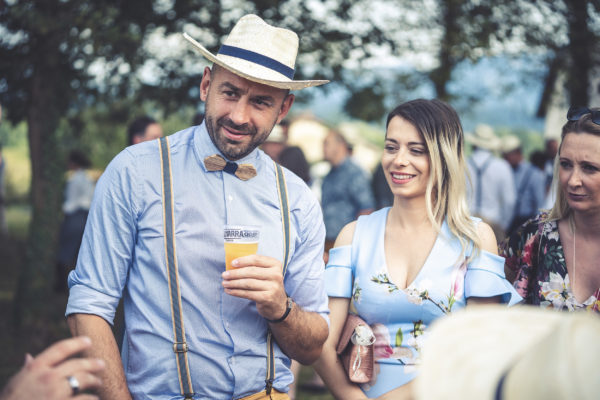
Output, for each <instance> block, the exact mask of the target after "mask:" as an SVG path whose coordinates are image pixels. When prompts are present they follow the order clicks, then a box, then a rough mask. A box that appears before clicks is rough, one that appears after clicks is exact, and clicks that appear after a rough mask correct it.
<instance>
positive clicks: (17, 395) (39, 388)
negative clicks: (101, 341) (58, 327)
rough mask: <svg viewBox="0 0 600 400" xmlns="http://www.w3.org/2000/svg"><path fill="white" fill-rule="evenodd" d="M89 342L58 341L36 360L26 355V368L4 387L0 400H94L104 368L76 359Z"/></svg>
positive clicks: (97, 362)
mask: <svg viewBox="0 0 600 400" xmlns="http://www.w3.org/2000/svg"><path fill="white" fill-rule="evenodd" d="M91 345H92V341H91V340H90V338H88V337H84V336H80V337H76V338H71V339H65V340H61V341H59V342H56V343H54V344H53V345H51V346H49V347H48V348H47V349H45V350H44V351H42V352H41V353H40V354H38V355H37V356H36V357H32V356H31V355H30V354H27V355H25V364H24V365H23V368H21V370H20V371H19V372H17V373H16V374H15V375H14V376H13V377H12V378H11V379H10V380H9V381H8V383H7V384H6V386H5V387H4V390H2V392H1V393H0V400H24V399H36V400H67V399H77V400H96V399H98V396H96V395H94V394H90V393H91V391H93V390H94V389H97V388H99V387H100V386H101V385H102V381H101V380H100V378H99V377H98V374H99V372H100V371H102V370H103V369H104V367H105V363H104V361H102V360H101V359H99V358H76V356H77V354H78V353H81V352H82V351H84V350H86V349H88V348H90V347H91Z"/></svg>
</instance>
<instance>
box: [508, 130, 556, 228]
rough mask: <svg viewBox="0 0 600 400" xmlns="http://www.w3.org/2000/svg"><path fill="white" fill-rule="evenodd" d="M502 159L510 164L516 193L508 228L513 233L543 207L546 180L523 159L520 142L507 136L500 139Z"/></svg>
mask: <svg viewBox="0 0 600 400" xmlns="http://www.w3.org/2000/svg"><path fill="white" fill-rule="evenodd" d="M502 157H503V158H504V159H505V160H506V161H507V162H508V163H509V164H510V166H511V168H512V170H513V174H514V182H515V188H516V193H517V202H516V204H515V209H514V213H513V217H512V222H511V223H510V227H509V228H508V234H509V235H510V234H511V233H513V232H514V231H515V230H516V229H517V228H518V227H519V226H521V224H523V223H524V222H525V221H527V220H528V219H529V218H531V217H534V216H536V215H537V213H538V212H539V211H540V209H541V208H542V207H543V206H544V198H545V194H546V179H545V176H544V173H543V172H542V171H541V170H540V169H539V168H537V167H535V166H533V165H532V164H530V163H529V162H527V161H526V160H525V159H524V158H523V149H522V146H521V140H520V139H519V138H518V137H516V136H514V135H508V136H505V137H503V138H502Z"/></svg>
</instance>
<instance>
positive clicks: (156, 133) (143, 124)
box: [127, 116, 163, 146]
mask: <svg viewBox="0 0 600 400" xmlns="http://www.w3.org/2000/svg"><path fill="white" fill-rule="evenodd" d="M162 136H163V131H162V127H161V126H160V124H159V123H158V122H156V120H155V119H154V118H150V117H148V116H143V117H139V118H136V119H135V120H133V122H131V123H130V124H129V127H128V129H127V143H128V146H131V145H133V144H138V143H142V142H145V141H148V140H154V139H158V138H160V137H162Z"/></svg>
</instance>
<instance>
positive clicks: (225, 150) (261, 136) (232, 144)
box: [205, 115, 275, 161]
mask: <svg viewBox="0 0 600 400" xmlns="http://www.w3.org/2000/svg"><path fill="white" fill-rule="evenodd" d="M205 118H206V129H207V130H208V136H209V137H210V139H211V140H212V142H213V144H214V145H215V146H216V147H217V149H219V151H220V152H221V153H222V154H223V155H224V156H225V157H226V158H227V159H228V160H232V161H235V160H239V159H240V158H244V157H246V156H247V155H248V154H250V153H252V151H253V150H254V149H255V148H257V147H258V146H260V145H261V144H262V143H263V142H264V141H265V140H266V139H267V137H269V134H270V132H271V130H269V131H266V132H258V129H256V127H255V126H253V125H250V124H243V125H237V124H235V123H234V122H233V121H231V119H229V118H227V117H221V118H219V119H218V120H217V122H216V124H215V121H214V119H213V118H212V117H210V116H208V115H207V116H206V117H205ZM273 126H275V124H273ZM220 127H229V128H231V129H233V130H235V131H237V132H242V133H243V134H245V135H248V136H250V138H251V140H250V142H248V143H247V144H244V145H242V144H240V143H239V142H237V141H234V140H231V139H228V138H227V137H225V135H224V134H220V135H219V133H218V131H219V128H220ZM271 129H273V127H271Z"/></svg>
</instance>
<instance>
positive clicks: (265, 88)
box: [213, 67, 288, 98]
mask: <svg viewBox="0 0 600 400" xmlns="http://www.w3.org/2000/svg"><path fill="white" fill-rule="evenodd" d="M215 72H216V74H215V76H214V79H215V82H216V83H217V84H219V85H221V84H224V83H228V84H229V85H233V86H235V87H236V88H237V89H239V90H241V91H243V92H249V93H252V94H254V95H261V96H272V97H275V98H277V97H284V96H285V94H286V93H287V92H288V90H287V89H280V88H276V87H273V86H269V85H265V84H262V83H258V82H254V81H251V80H249V79H246V78H243V77H241V76H239V75H236V74H234V73H233V72H231V71H229V70H227V69H225V68H222V67H218V68H216V69H215V67H213V74H214V73H215Z"/></svg>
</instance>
